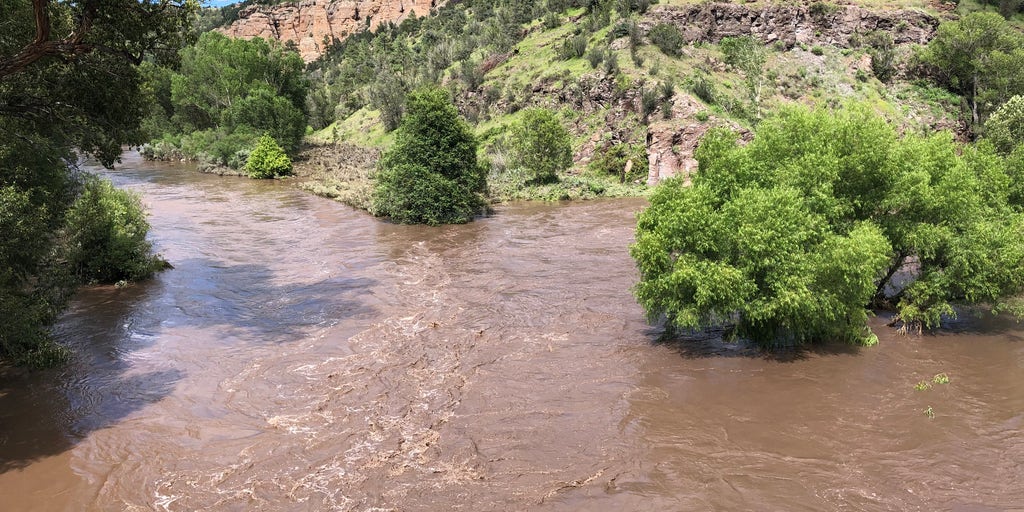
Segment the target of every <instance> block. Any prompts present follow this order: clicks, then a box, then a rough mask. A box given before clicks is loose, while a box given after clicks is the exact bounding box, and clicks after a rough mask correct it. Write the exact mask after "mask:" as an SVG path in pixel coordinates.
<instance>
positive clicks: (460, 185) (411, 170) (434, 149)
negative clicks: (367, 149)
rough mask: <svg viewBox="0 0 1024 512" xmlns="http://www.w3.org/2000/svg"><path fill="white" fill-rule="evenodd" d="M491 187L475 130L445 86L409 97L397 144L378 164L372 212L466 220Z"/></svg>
mask: <svg viewBox="0 0 1024 512" xmlns="http://www.w3.org/2000/svg"><path fill="white" fill-rule="evenodd" d="M486 186H487V182H486V176H485V172H484V168H483V167H482V166H481V165H480V164H479V163H478V162H477V141H476V137H475V136H474V135H473V130H472V129H471V128H470V127H469V125H468V124H466V121H465V120H463V119H462V118H461V117H459V113H458V110H456V108H455V105H453V104H452V102H451V99H450V98H449V97H448V92H447V91H445V90H444V89H440V88H436V87H430V88H424V89H419V90H417V91H414V92H412V93H411V94H410V95H409V98H408V100H407V104H406V112H405V116H404V117H403V118H402V122H401V124H400V125H399V127H398V130H397V131H396V135H395V144H394V146H392V147H391V149H389V150H388V151H387V152H386V153H385V154H384V155H383V156H382V157H381V160H380V163H379V164H378V170H377V186H376V189H375V190H374V194H373V211H374V213H375V214H376V215H381V216H387V217H390V218H391V219H392V220H394V221H395V222H400V223H406V224H431V225H436V224H462V223H465V222H469V221H470V220H472V219H473V216H474V215H475V214H476V213H477V212H479V210H480V207H481V206H482V204H483V203H482V200H481V196H480V194H481V193H483V191H484V190H485V188H486Z"/></svg>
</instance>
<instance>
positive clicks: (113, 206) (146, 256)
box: [65, 178, 166, 284]
mask: <svg viewBox="0 0 1024 512" xmlns="http://www.w3.org/2000/svg"><path fill="white" fill-rule="evenodd" d="M66 222H67V224H66V227H65V232H66V237H67V240H68V242H67V243H68V249H69V250H68V265H69V266H70V268H71V269H72V272H74V274H75V275H76V276H77V277H78V278H79V279H80V280H81V281H82V282H86V283H106V284H111V283H116V282H118V281H139V280H142V279H147V278H149V277H151V276H152V275H153V274H154V273H156V272H157V271H158V270H160V269H162V268H164V266H165V265H166V263H165V262H164V261H163V260H161V259H160V258H159V257H157V256H153V255H152V254H151V252H152V246H151V245H150V243H149V242H148V241H147V240H146V233H147V232H148V231H149V223H148V222H147V221H146V214H145V212H144V211H143V210H142V202H141V201H140V200H139V197H138V196H137V195H135V194H133V193H131V192H128V191H126V190H119V189H117V188H115V187H114V185H113V184H112V183H111V182H110V181H109V180H105V179H99V178H89V179H87V180H86V182H85V187H84V191H83V192H82V194H81V195H80V196H78V199H77V200H75V202H74V204H73V205H71V208H70V210H69V211H68V215H67V221H66Z"/></svg>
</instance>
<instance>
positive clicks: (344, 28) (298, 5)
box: [218, 0, 446, 62]
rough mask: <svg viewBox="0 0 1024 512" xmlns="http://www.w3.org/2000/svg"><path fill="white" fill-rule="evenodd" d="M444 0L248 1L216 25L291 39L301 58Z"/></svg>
mask: <svg viewBox="0 0 1024 512" xmlns="http://www.w3.org/2000/svg"><path fill="white" fill-rule="evenodd" d="M445 2H446V0H301V1H298V2H286V3H282V4H277V5H251V6H249V7H246V8H244V9H242V11H241V12H239V14H238V20H236V21H235V22H233V23H231V24H230V25H228V26H226V27H223V28H221V29H218V30H219V31H220V32H222V33H223V34H225V35H228V36H230V37H241V38H247V39H248V38H253V37H262V38H264V39H276V40H278V41H282V42H293V43H295V44H296V45H297V46H298V49H299V53H300V54H301V55H302V58H303V60H305V61H306V62H310V61H313V60H316V58H317V57H319V56H320V55H322V54H323V53H324V51H325V50H326V49H327V47H328V46H329V45H330V44H331V43H332V42H333V41H335V40H342V39H344V38H345V37H347V36H349V35H351V34H354V33H356V32H360V31H363V30H367V29H369V30H375V29H376V28H377V27H378V26H379V25H380V24H381V23H385V22H392V23H400V22H401V21H403V20H405V19H406V18H408V17H409V16H411V15H412V14H414V13H415V15H416V16H424V15H427V14H429V13H430V10H431V9H434V8H436V7H440V6H442V5H444V3H445Z"/></svg>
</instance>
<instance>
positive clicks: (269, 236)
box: [0, 154, 1024, 511]
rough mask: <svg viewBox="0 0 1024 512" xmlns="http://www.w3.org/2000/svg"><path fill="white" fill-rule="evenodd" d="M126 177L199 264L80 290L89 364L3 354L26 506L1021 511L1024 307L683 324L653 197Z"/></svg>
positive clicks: (10, 479) (16, 494) (163, 242)
mask: <svg viewBox="0 0 1024 512" xmlns="http://www.w3.org/2000/svg"><path fill="white" fill-rule="evenodd" d="M107 175H108V176H109V177H111V178H112V179H113V180H114V181H115V182H116V183H117V184H119V185H121V186H125V187H128V188H131V189H134V190H136V191H138V192H139V193H141V194H142V196H143V198H144V202H145V204H146V205H147V206H148V207H149V209H150V212H151V214H152V215H151V218H150V220H151V223H152V226H153V230H152V235H151V237H152V240H153V242H154V245H155V247H156V249H157V250H158V251H159V252H160V253H162V254H163V255H164V256H165V257H166V258H167V259H168V260H170V261H171V262H172V263H173V264H174V266H175V268H174V269H173V270H170V271H167V272H164V273H162V274H161V275H160V276H159V277H157V278H156V279H155V280H153V281H151V282H147V283H142V284H136V285H132V286H129V287H126V288H113V287H100V288H88V289H84V290H82V291H81V292H80V293H79V294H78V295H77V297H76V298H75V300H74V301H73V302H72V305H71V307H70V309H69V310H68V312H67V313H66V314H65V315H64V316H63V318H62V319H61V320H60V322H59V324H58V325H57V327H56V336H57V338H58V339H59V340H61V342H63V343H66V344H67V345H68V346H70V347H71V349H72V350H73V352H74V354H75V355H74V359H73V361H72V362H71V364H70V365H68V366H67V367H66V368H62V369H60V370H54V371H48V372H37V373H23V372H19V371H12V370H9V369H8V370H5V371H4V373H3V374H0V510H3V511H79V510H96V511H108V510H112V511H114V510H160V511H207V510H208V511H221V510H224V511H250V510H289V511H292V510H296V511H314V510H315V511H320V510H402V511H432V510H438V511H459V510H465V511H505V510H510V511H516V510H558V511H570V510H586V511H625V510H964V511H966V510H974V511H988V510H1008V509H1021V508H1022V507H1024V434H1022V428H1024V329H1022V327H1021V326H1019V325H1017V324H1016V323H1014V322H1013V321H1010V320H1006V319H1002V318H991V317H980V318H976V317H973V316H968V315H963V316H964V318H962V319H961V320H958V321H956V322H950V323H949V325H947V326H946V327H947V328H946V329H945V330H943V331H941V332H940V333H938V334H933V335H925V336H897V335H896V334H895V333H893V331H892V330H890V329H889V328H887V327H885V326H884V321H883V320H882V319H878V320H876V321H874V322H873V323H872V325H873V327H874V328H875V331H876V332H877V333H878V334H879V338H880V339H881V343H880V344H879V345H878V346H876V347H872V348H865V349H856V348H852V347H846V346H832V347H825V348H821V349H817V350H813V351H809V352H804V353H794V354H782V355H778V356H774V357H765V356H764V355H761V354H758V353H757V352H756V351H754V350H751V349H749V348H746V347H743V346H734V345H728V344H723V343H721V342H720V341H718V340H716V339H715V338H714V336H713V335H711V334H708V335H705V336H699V335H698V336H694V337H692V338H691V339H689V340H688V341H686V342H661V341H658V335H659V330H658V329H657V328H656V327H652V326H649V325H648V324H647V323H646V322H645V321H644V317H643V314H642V311H641V309H640V308H639V307H638V306H637V305H636V303H635V302H634V300H633V298H632V297H631V295H630V287H631V286H632V285H633V283H634V282H635V281H636V280H637V274H636V271H635V269H634V266H633V264H632V261H631V260H630V258H629V255H628V252H627V247H628V245H629V243H630V242H631V240H632V235H633V227H634V220H633V219H634V214H635V213H636V212H637V211H638V210H640V209H641V208H643V206H644V203H643V202H642V201H638V200H615V201H594V202H587V203H579V204H571V205H537V204H523V205H512V206H505V207H501V208H499V209H498V210H497V212H496V213H495V214H494V215H493V216H491V217H488V218H485V219H479V220H477V221H476V222H473V223H471V224H468V225H465V226H447V227H437V228H429V227H421V226H420V227H417V226H398V225H392V224H388V223H385V222H381V221H379V220H375V219H373V218H371V217H369V216H367V215H365V214H363V213H361V212H358V211H355V210H352V209H350V208H347V207H345V206H343V205H340V204H337V203H334V202H331V201H328V200H324V199H321V198H317V197H313V196H310V195H307V194H305V193H302V192H299V191H297V190H295V189H294V188H292V187H290V186H289V185H288V184H287V183H279V182H270V183H265V182H254V181H248V180H244V179H237V178H220V177H215V176H208V175H201V174H197V173H195V172H192V171H190V170H189V169H188V168H186V167H183V166H177V165H160V164H152V163H147V162H142V161H140V160H139V159H138V157H137V156H136V155H134V154H128V155H126V161H125V163H124V164H123V165H121V166H119V168H118V170H116V171H113V172H109V173H107ZM939 373H945V374H947V375H948V377H949V383H948V384H935V385H933V386H932V387H931V388H930V389H927V390H923V391H918V390H915V389H914V385H915V384H916V383H918V382H920V381H922V380H930V379H932V377H933V376H935V375H936V374H939ZM926 410H928V411H930V412H931V415H930V416H929V415H928V414H926V413H925V411H926Z"/></svg>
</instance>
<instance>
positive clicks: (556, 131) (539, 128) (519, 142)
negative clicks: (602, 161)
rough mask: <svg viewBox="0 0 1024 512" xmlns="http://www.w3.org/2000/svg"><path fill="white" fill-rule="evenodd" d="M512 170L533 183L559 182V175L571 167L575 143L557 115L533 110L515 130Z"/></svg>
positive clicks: (525, 114) (538, 109) (519, 122)
mask: <svg viewBox="0 0 1024 512" xmlns="http://www.w3.org/2000/svg"><path fill="white" fill-rule="evenodd" d="M510 145H511V147H512V166H513V167H515V168H518V169H521V170H522V171H523V172H524V173H525V175H526V176H528V178H529V179H530V180H532V181H535V182H540V183H547V182H551V181H556V180H558V173H559V172H561V171H564V170H566V169H568V168H569V166H571V165H572V139H571V137H570V136H569V131H568V130H566V129H565V127H564V126H562V123H561V122H560V121H559V120H558V117H557V116H556V115H555V113H554V112H552V111H550V110H548V109H544V108H531V109H527V110H526V111H524V112H523V114H522V117H521V118H519V121H518V122H517V123H516V124H515V126H513V127H512V133H511V138H510Z"/></svg>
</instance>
